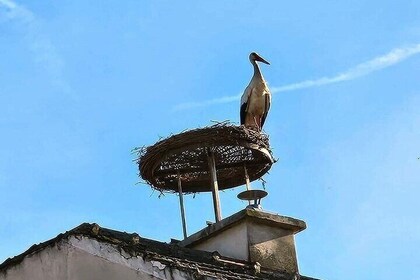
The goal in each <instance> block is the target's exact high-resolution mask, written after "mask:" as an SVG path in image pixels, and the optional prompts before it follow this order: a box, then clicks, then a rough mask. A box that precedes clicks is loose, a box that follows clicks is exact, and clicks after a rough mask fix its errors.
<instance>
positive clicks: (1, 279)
mask: <svg viewBox="0 0 420 280" xmlns="http://www.w3.org/2000/svg"><path fill="white" fill-rule="evenodd" d="M87 279H88V280H104V279H106V280H113V279H115V280H120V279H124V280H139V279H141V280H152V279H153V280H156V279H167V280H183V279H194V278H193V277H192V275H190V273H185V272H183V271H180V270H178V269H176V268H171V267H168V266H166V265H164V264H162V263H160V262H158V261H144V260H143V259H142V258H140V257H131V256H130V255H128V254H126V253H124V252H122V254H121V253H120V252H119V251H118V249H117V248H116V247H114V246H112V245H110V244H107V243H102V242H98V241H96V240H93V239H88V238H86V237H79V238H75V237H71V238H70V239H69V240H68V241H62V242H60V243H58V244H56V245H55V246H51V247H47V248H44V249H43V250H42V251H40V252H38V253H34V254H32V255H30V256H26V257H25V259H24V260H23V261H22V262H21V263H20V264H18V265H16V266H13V267H11V268H10V269H9V270H7V273H6V274H0V280H87ZM204 279H212V278H207V277H206V278H204Z"/></svg>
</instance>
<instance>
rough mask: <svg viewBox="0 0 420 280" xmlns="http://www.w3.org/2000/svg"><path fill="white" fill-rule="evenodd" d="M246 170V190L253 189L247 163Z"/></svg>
mask: <svg viewBox="0 0 420 280" xmlns="http://www.w3.org/2000/svg"><path fill="white" fill-rule="evenodd" d="M244 170H245V183H246V190H247V191H249V190H250V189H251V184H250V182H249V176H248V170H247V169H246V165H245V164H244Z"/></svg>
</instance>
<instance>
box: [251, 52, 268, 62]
mask: <svg viewBox="0 0 420 280" xmlns="http://www.w3.org/2000/svg"><path fill="white" fill-rule="evenodd" d="M249 60H250V61H251V63H252V62H254V61H260V62H262V63H265V64H268V65H270V63H269V62H268V61H267V60H265V59H264V58H262V57H261V56H260V55H259V54H257V53H255V52H252V53H251V54H250V55H249Z"/></svg>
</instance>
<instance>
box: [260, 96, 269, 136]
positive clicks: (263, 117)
mask: <svg viewBox="0 0 420 280" xmlns="http://www.w3.org/2000/svg"><path fill="white" fill-rule="evenodd" d="M270 105H271V100H270V95H269V94H266V95H265V110H264V115H263V116H262V118H261V128H262V127H263V126H264V123H265V119H266V118H267V115H268V110H270Z"/></svg>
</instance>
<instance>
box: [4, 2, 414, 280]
mask: <svg viewBox="0 0 420 280" xmlns="http://www.w3.org/2000/svg"><path fill="white" fill-rule="evenodd" d="M251 51H257V52H258V53H260V54H261V55H262V56H263V57H264V58H265V59H267V60H268V61H269V62H271V65H270V66H266V65H264V66H262V71H263V73H264V75H265V77H266V80H267V81H268V82H269V84H270V87H271V89H272V91H273V103H272V108H271V111H270V113H269V116H268V119H267V122H266V125H265V131H266V132H267V133H268V134H269V135H270V139H271V145H272V148H273V152H274V155H275V156H276V157H277V158H279V161H278V162H277V163H276V164H275V165H274V166H273V167H272V170H271V171H270V174H269V175H267V176H265V177H264V178H265V180H266V181H267V185H266V188H267V190H268V192H269V193H270V195H269V196H268V197H267V198H266V199H265V201H264V202H263V206H264V207H265V209H268V210H270V211H274V212H277V213H280V214H282V215H287V216H292V217H296V218H300V219H303V220H305V221H306V222H307V224H308V229H307V230H305V231H304V232H302V233H300V234H299V235H298V236H297V238H296V241H297V249H298V255H299V263H300V270H301V273H302V274H304V275H310V276H314V277H319V278H322V279H339V280H345V279H397V278H401V277H404V279H413V280H414V279H417V278H418V275H419V274H420V257H419V256H418V248H420V223H419V222H418V221H419V218H418V212H419V210H418V209H419V207H418V203H419V201H418V200H419V197H420V188H419V187H420V160H419V159H418V158H419V157H420V113H419V112H420V79H419V69H420V2H418V1H408V0H402V1H398V2H393V3H391V1H389V3H384V2H383V1H357V0H356V1H351V2H350V1H348V2H346V3H344V2H343V1H326V0H325V1H316V2H313V1H295V2H293V3H283V2H280V1H243V0H241V1H210V2H201V1H200V2H198V1H197V2H192V1H191V2H177V4H176V5H174V4H173V2H172V1H141V2H140V1H96V2H94V1H90V2H87V1H75V0H72V1H47V0H45V1H17V0H16V1H15V0H13V1H12V0H0V132H1V137H0V192H1V195H0V262H1V261H3V260H4V259H6V258H7V257H10V256H13V255H16V254H19V253H21V252H23V251H24V250H26V249H27V248H29V247H30V246H31V245H32V244H34V243H39V242H41V241H44V240H47V239H49V238H52V237H54V236H56V235H57V234H58V233H60V232H64V231H66V230H68V229H70V228H73V227H75V226H77V225H79V224H81V223H82V222H96V223H98V224H100V225H102V226H104V227H109V228H113V229H117V230H122V231H127V232H133V231H135V232H137V233H139V234H140V235H141V236H143V237H147V238H152V239H157V240H162V241H169V239H170V238H181V237H182V229H181V224H180V218H179V211H178V198H177V197H176V196H174V195H166V196H164V197H161V198H158V194H157V193H156V192H152V191H151V189H150V188H149V187H148V186H146V185H143V184H136V183H137V182H138V181H139V179H138V177H137V167H136V165H135V164H134V163H133V161H132V160H133V158H134V156H133V155H132V154H131V149H132V148H134V147H137V146H143V145H151V144H153V143H154V142H155V141H157V140H158V139H159V137H160V136H167V135H169V134H171V133H177V132H180V131H182V130H184V129H188V128H196V127H203V126H206V125H209V124H211V121H212V120H218V121H223V120H231V121H233V122H238V121H239V100H238V95H240V94H241V93H242V92H243V90H244V89H245V87H246V85H247V84H248V82H249V79H250V77H251V75H252V67H251V65H250V64H249V61H248V54H249V53H250V52H251ZM253 187H255V188H259V187H261V185H260V183H258V182H255V183H254V184H253ZM243 189H244V188H243V187H239V188H236V189H233V190H229V191H225V192H223V193H221V200H222V214H223V216H227V215H230V214H233V213H235V212H236V211H238V210H240V209H242V208H244V207H245V206H246V205H245V204H244V203H242V202H240V201H237V199H236V198H235V197H236V194H237V193H238V192H240V191H242V190H243ZM211 203H212V202H211V196H210V195H209V194H199V195H197V196H195V198H193V197H192V196H188V197H186V214H187V220H188V231H189V233H193V232H195V231H197V230H199V229H201V228H202V227H204V225H205V221H206V220H213V213H212V204H211Z"/></svg>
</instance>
